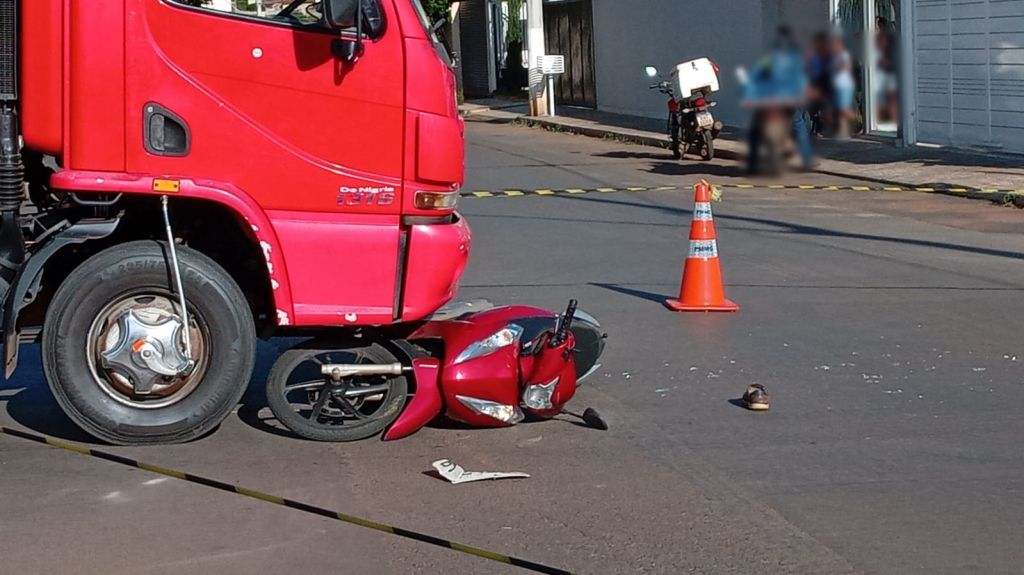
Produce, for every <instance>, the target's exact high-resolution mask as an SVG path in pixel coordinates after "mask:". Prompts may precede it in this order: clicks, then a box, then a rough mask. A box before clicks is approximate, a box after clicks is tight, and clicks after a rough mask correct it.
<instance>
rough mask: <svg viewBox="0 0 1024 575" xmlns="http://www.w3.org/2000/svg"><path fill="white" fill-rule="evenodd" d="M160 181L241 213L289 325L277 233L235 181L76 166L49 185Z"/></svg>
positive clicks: (126, 186) (91, 188)
mask: <svg viewBox="0 0 1024 575" xmlns="http://www.w3.org/2000/svg"><path fill="white" fill-rule="evenodd" d="M161 184H171V185H172V186H173V189H176V190H177V191H176V192H174V196H175V197H183V198H199V199H203V200H210V201H213V202H216V203H218V204H221V205H223V206H225V207H227V208H228V209H230V210H232V211H233V212H234V213H236V214H238V215H239V216H241V217H242V219H243V220H244V221H245V222H246V223H247V224H248V225H249V227H250V228H251V229H252V232H253V234H255V236H256V240H257V241H258V242H259V245H260V248H261V249H262V250H263V257H264V258H265V259H266V261H267V272H268V274H269V278H270V284H271V288H272V290H273V297H274V305H275V307H276V310H277V325H279V326H286V325H290V324H291V323H292V318H293V317H294V310H293V305H292V294H291V286H290V284H289V282H288V270H287V268H286V266H285V260H284V254H283V253H282V251H281V246H280V243H279V242H278V239H277V234H276V233H275V231H274V227H273V225H272V222H271V221H270V219H269V218H268V217H267V214H266V213H265V212H264V211H263V209H262V208H261V207H260V206H259V204H257V203H256V201H255V200H253V199H252V198H251V197H249V195H248V194H246V193H245V192H244V191H243V190H241V189H240V188H238V187H237V186H235V185H234V184H231V183H228V182H220V181H215V180H208V179H202V180H193V179H189V178H172V177H165V178H159V177H156V176H153V175H145V174H125V173H113V172H88V171H79V170H64V171H62V172H57V173H56V174H54V175H53V176H52V177H51V178H50V185H51V186H52V187H53V188H55V189H61V190H70V191H87V192H97V193H115V194H116V193H122V192H123V193H131V194H146V195H154V196H161V195H165V194H166V193H167V192H163V191H160V187H161Z"/></svg>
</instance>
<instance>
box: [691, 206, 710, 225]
mask: <svg viewBox="0 0 1024 575" xmlns="http://www.w3.org/2000/svg"><path fill="white" fill-rule="evenodd" d="M693 219H694V220H696V221H698V222H710V221H711V220H712V217H711V203H710V202H696V203H694V204H693Z"/></svg>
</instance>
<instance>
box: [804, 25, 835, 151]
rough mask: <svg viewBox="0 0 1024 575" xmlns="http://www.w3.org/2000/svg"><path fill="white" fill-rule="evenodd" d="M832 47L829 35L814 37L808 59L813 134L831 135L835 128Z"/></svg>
mask: <svg viewBox="0 0 1024 575" xmlns="http://www.w3.org/2000/svg"><path fill="white" fill-rule="evenodd" d="M831 65H832V47H831V45H830V44H829V39H828V34H827V33H825V32H818V33H817V34H815V35H814V42H813V47H812V49H811V54H810V56H809V57H808V59H807V75H808V77H809V80H810V84H811V92H812V93H811V103H810V107H809V112H810V115H811V133H812V134H815V135H821V134H824V133H831V132H832V130H833V128H834V122H833V118H832V116H833V114H832V101H833V96H832V73H831Z"/></svg>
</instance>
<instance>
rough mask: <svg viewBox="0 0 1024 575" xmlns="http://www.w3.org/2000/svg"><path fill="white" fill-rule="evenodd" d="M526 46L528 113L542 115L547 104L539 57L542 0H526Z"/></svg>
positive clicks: (541, 45) (542, 30)
mask: <svg viewBox="0 0 1024 575" xmlns="http://www.w3.org/2000/svg"><path fill="white" fill-rule="evenodd" d="M526 30H527V31H526V46H527V49H528V51H529V54H530V56H529V57H530V63H529V67H530V115H531V116H542V115H544V113H545V111H546V109H547V107H548V104H547V98H546V96H547V94H546V91H545V90H544V74H543V73H541V70H540V61H539V60H540V58H541V57H542V56H544V53H545V52H544V0H527V4H526Z"/></svg>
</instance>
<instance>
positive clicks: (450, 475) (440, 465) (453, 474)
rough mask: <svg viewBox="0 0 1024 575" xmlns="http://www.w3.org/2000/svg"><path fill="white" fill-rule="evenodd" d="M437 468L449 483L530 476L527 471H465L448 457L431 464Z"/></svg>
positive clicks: (456, 483) (439, 473)
mask: <svg viewBox="0 0 1024 575" xmlns="http://www.w3.org/2000/svg"><path fill="white" fill-rule="evenodd" d="M431 465H432V466H433V467H434V469H436V470H437V473H438V475H440V476H441V477H443V478H444V479H447V480H448V481H449V482H450V483H452V484H454V485H458V484H460V483H469V482H471V481H485V480H488V479H516V478H527V477H530V475H529V474H528V473H519V472H511V473H502V472H497V471H466V470H465V468H463V467H462V466H461V465H459V464H457V463H455V462H454V461H452V460H450V459H440V460H438V461H435V462H434V463H432V464H431Z"/></svg>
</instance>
